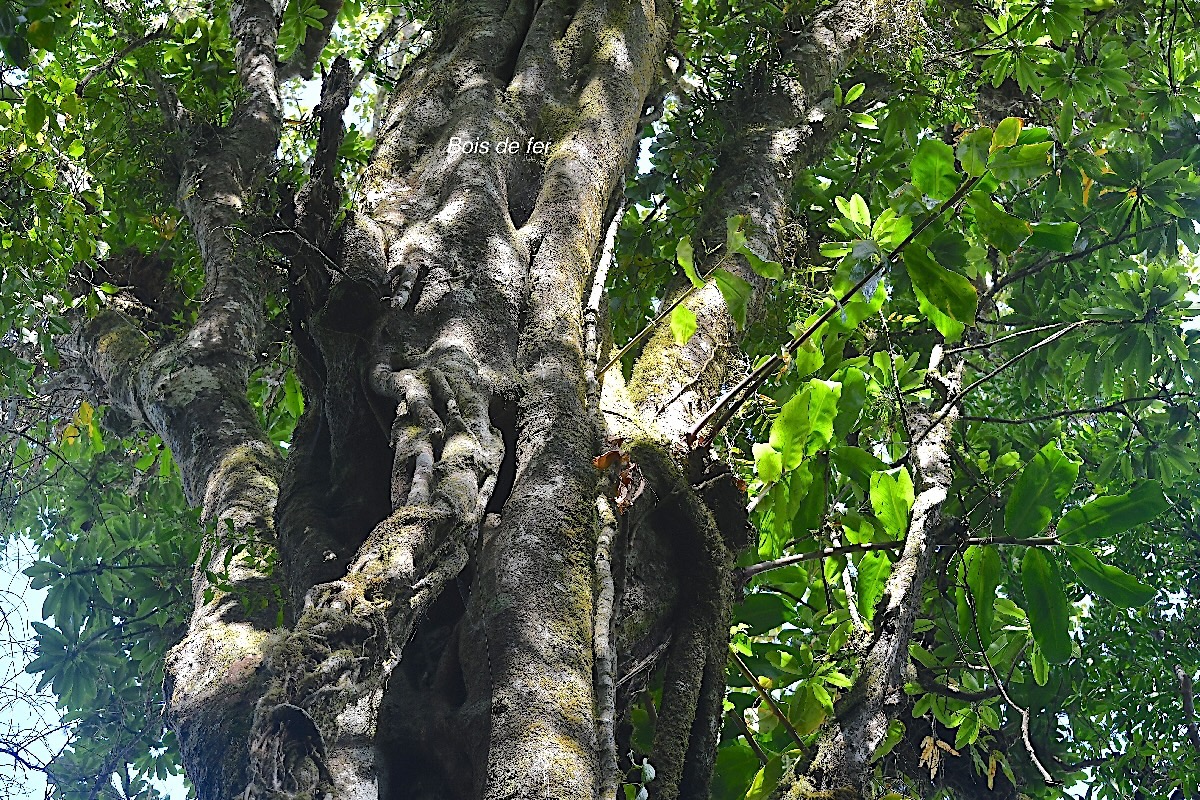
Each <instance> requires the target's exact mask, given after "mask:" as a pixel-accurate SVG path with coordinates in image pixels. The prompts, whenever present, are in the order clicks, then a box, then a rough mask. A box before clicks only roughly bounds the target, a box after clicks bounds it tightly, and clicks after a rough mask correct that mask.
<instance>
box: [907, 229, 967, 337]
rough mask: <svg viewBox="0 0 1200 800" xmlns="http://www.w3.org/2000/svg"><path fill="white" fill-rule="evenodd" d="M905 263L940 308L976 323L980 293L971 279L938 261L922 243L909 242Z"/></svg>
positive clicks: (964, 321)
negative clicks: (913, 243)
mask: <svg viewBox="0 0 1200 800" xmlns="http://www.w3.org/2000/svg"><path fill="white" fill-rule="evenodd" d="M904 266H905V268H906V269H907V270H908V277H909V278H910V279H911V280H912V283H913V286H915V287H917V288H918V289H920V290H921V293H922V294H924V295H925V297H927V298H928V299H929V302H930V303H932V304H933V306H934V307H935V308H937V310H938V311H941V312H942V313H943V314H947V315H949V316H951V317H953V318H954V319H956V320H958V321H959V322H961V323H963V324H965V325H973V324H974V323H975V310H976V307H977V306H978V304H979V294H978V293H977V292H976V291H975V287H974V286H972V285H971V282H970V281H969V280H967V279H966V278H964V277H963V276H962V275H959V274H958V273H957V272H951V271H950V270H948V269H946V268H945V267H943V266H942V265H940V264H938V263H937V262H936V261H934V260H933V256H931V255H930V254H929V251H928V250H927V249H925V248H924V247H921V246H920V245H909V246H908V247H906V248H905V249H904Z"/></svg>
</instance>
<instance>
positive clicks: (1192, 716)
mask: <svg viewBox="0 0 1200 800" xmlns="http://www.w3.org/2000/svg"><path fill="white" fill-rule="evenodd" d="M1175 677H1176V678H1178V679H1179V696H1180V697H1181V698H1183V723H1184V725H1186V726H1187V732H1188V741H1189V742H1191V743H1192V748H1193V749H1195V750H1196V752H1198V753H1200V725H1197V723H1196V700H1195V697H1194V696H1193V694H1192V676H1191V675H1188V674H1187V673H1186V672H1184V670H1183V667H1182V666H1180V665H1179V664H1176V665H1175Z"/></svg>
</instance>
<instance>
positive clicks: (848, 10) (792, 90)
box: [609, 0, 885, 441]
mask: <svg viewBox="0 0 1200 800" xmlns="http://www.w3.org/2000/svg"><path fill="white" fill-rule="evenodd" d="M884 11H885V6H884V4H882V3H879V2H875V1H874V0H866V1H856V0H841V2H838V3H836V4H834V5H833V6H831V7H829V8H828V9H826V10H824V11H822V12H821V13H820V14H818V15H817V16H816V17H815V19H814V20H813V21H812V23H811V24H810V25H809V27H808V28H807V30H806V32H805V33H802V34H798V35H795V36H794V37H793V36H792V35H791V34H786V35H785V41H784V42H783V43H782V49H783V51H784V57H785V58H786V59H787V60H788V61H790V63H791V73H790V74H784V75H781V76H779V77H778V78H776V79H775V80H774V81H773V82H772V83H771V84H770V87H769V88H768V89H766V90H764V91H762V92H753V91H746V92H744V93H742V94H740V95H735V96H734V97H731V98H730V99H729V100H726V101H722V102H721V104H720V105H719V106H718V109H717V113H718V114H720V115H721V117H722V118H723V119H725V120H728V121H729V123H730V125H731V126H732V127H733V131H732V134H731V135H730V136H728V137H727V138H726V140H725V143H724V144H723V145H722V148H721V152H720V154H719V158H718V164H717V167H716V170H715V172H714V174H713V176H712V179H711V180H710V181H709V185H708V188H707V190H706V194H705V198H706V199H705V205H704V213H703V215H702V217H701V220H700V223H699V229H698V233H699V236H698V237H694V238H697V239H698V240H699V242H700V246H699V247H697V262H698V264H697V266H698V268H700V269H701V271H702V272H703V271H707V270H708V269H710V268H712V267H713V266H715V265H716V264H717V263H719V262H721V261H722V260H723V259H725V258H726V254H725V253H724V245H723V243H724V239H725V221H726V219H728V218H729V217H730V216H733V215H735V214H741V215H744V216H745V217H746V219H747V220H748V226H747V227H748V228H749V231H748V233H747V241H748V243H749V246H750V248H751V249H752V250H754V251H755V252H756V253H758V255H759V256H760V257H762V258H764V259H768V260H776V261H786V260H787V259H786V258H785V257H784V256H785V255H786V254H785V252H784V251H785V249H786V248H788V247H789V246H792V245H794V244H796V243H789V242H788V241H787V237H788V236H789V235H791V236H795V237H797V238H799V239H801V240H802V238H803V231H798V232H797V233H788V232H789V231H791V230H794V229H795V224H796V223H795V221H794V220H792V219H791V217H790V214H789V210H788V197H789V194H790V192H791V185H792V180H793V177H794V176H795V174H796V173H797V171H799V170H800V169H802V168H804V167H805V166H807V165H808V164H809V163H811V161H812V159H813V158H814V157H815V156H816V155H817V154H819V153H820V151H821V150H822V149H823V148H824V146H825V145H826V144H827V143H828V142H829V141H830V139H831V138H832V137H833V135H835V134H836V133H837V131H838V130H839V128H840V125H841V120H840V115H839V113H838V111H837V110H836V109H835V108H834V107H833V104H832V89H833V83H834V81H835V80H836V79H837V77H838V76H839V75H840V74H841V73H842V72H843V71H844V70H845V68H846V66H847V65H848V64H849V62H850V60H851V59H852V58H853V57H854V56H855V55H856V54H857V53H858V52H859V51H860V50H861V49H862V48H863V47H864V45H865V44H866V43H867V42H868V41H870V39H871V36H872V35H873V34H874V32H875V31H876V30H877V29H878V27H879V25H880V23H881V21H882V18H883V15H884ZM801 243H802V242H801ZM725 266H726V267H727V268H728V269H730V271H732V272H734V273H735V274H737V275H738V276H739V277H741V278H743V279H744V280H746V281H748V282H749V283H750V284H751V286H752V287H754V290H755V298H754V300H752V302H751V307H750V315H751V316H752V315H753V313H754V308H755V307H756V304H757V303H758V302H760V301H761V294H762V289H763V288H764V284H765V281H764V279H763V278H762V277H760V276H759V275H758V274H757V273H755V272H754V271H753V270H752V269H751V268H750V265H749V263H748V262H747V261H746V259H745V258H744V257H742V256H735V257H734V258H733V259H731V260H729V261H728V262H726V264H725ZM685 305H686V306H687V307H688V308H689V309H690V310H691V311H692V312H693V313H694V314H695V315H696V320H697V330H696V333H695V334H694V335H693V336H692V338H691V339H690V340H689V341H688V343H687V344H686V345H683V346H682V347H681V346H678V345H677V344H676V343H675V341H674V337H673V335H672V333H671V331H670V329H669V327H668V326H665V325H664V326H659V329H658V330H657V331H656V332H655V333H654V334H653V335H652V337H651V339H650V340H649V341H648V342H647V344H646V346H645V348H644V349H643V352H642V355H641V357H639V358H638V360H637V362H636V363H635V365H634V371H633V375H632V377H631V379H630V385H629V387H628V393H629V398H630V401H631V403H632V405H633V408H634V409H635V410H636V411H637V412H638V414H637V415H638V416H639V417H640V418H641V419H642V420H643V422H644V423H646V422H648V421H653V422H652V424H653V427H654V429H655V430H657V431H658V432H660V434H661V435H664V436H666V437H668V438H669V439H671V440H673V441H683V439H684V438H685V436H686V434H687V432H688V431H689V430H690V428H691V425H692V423H694V422H695V419H696V418H697V417H698V415H699V414H700V413H701V412H702V411H703V410H704V409H705V408H706V407H707V406H708V405H710V404H711V402H712V401H713V400H714V399H715V398H716V396H717V394H718V393H719V391H720V388H721V386H722V384H723V382H724V380H725V374H726V371H727V369H728V365H729V363H730V361H731V359H732V357H733V356H734V351H735V350H736V346H737V341H738V340H737V335H736V331H735V328H734V322H733V319H732V317H731V316H730V314H729V311H728V309H727V308H726V306H725V302H724V300H723V298H722V297H721V294H720V292H719V291H718V290H717V287H716V285H715V282H710V283H709V285H708V286H706V287H704V288H703V289H701V290H699V291H697V292H695V293H693V294H692V296H691V297H689V298H688V299H687V300H686V301H685ZM618 378H619V376H609V381H610V382H613V383H615V382H617V380H618ZM618 392H619V387H618Z"/></svg>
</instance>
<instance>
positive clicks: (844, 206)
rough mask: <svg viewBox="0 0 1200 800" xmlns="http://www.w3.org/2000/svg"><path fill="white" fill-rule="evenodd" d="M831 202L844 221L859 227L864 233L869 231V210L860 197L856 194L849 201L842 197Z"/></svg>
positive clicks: (865, 202)
mask: <svg viewBox="0 0 1200 800" xmlns="http://www.w3.org/2000/svg"><path fill="white" fill-rule="evenodd" d="M833 202H834V204H835V205H837V207H838V211H841V212H842V215H843V216H845V217H846V219H848V220H850V221H851V222H853V223H855V224H857V225H861V226H862V228H863V230H864V232H865V231H870V230H871V210H870V209H869V208H867V201H866V200H863V199H862V195H858V194H856V195H854V196H853V197H851V198H850V199H849V200H847V199H846V198H844V197H835V198H834V199H833Z"/></svg>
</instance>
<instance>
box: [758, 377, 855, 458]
mask: <svg viewBox="0 0 1200 800" xmlns="http://www.w3.org/2000/svg"><path fill="white" fill-rule="evenodd" d="M841 393H842V385H841V384H840V383H835V382H833V381H822V380H817V379H813V380H811V381H809V382H808V384H807V385H805V387H804V389H803V390H801V391H800V392H799V393H797V394H796V396H795V397H793V398H792V399H791V400H788V401H787V402H786V403H784V405H783V408H782V409H780V411H779V416H777V417H776V418H775V422H774V423H772V425H771V438H770V442H771V447H773V448H775V449H776V450H778V451H779V452H780V453H781V454H782V459H783V468H784V470H785V471H787V470H793V469H795V468H796V467H798V466H799V465H800V462H801V461H803V460H804V457H805V456H807V455H811V454H813V453H816V452H817V451H818V450H822V449H824V448H826V447H828V446H829V440H830V439H831V438H832V437H833V419H834V417H835V416H836V415H837V402H838V398H839V397H840V396H841Z"/></svg>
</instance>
